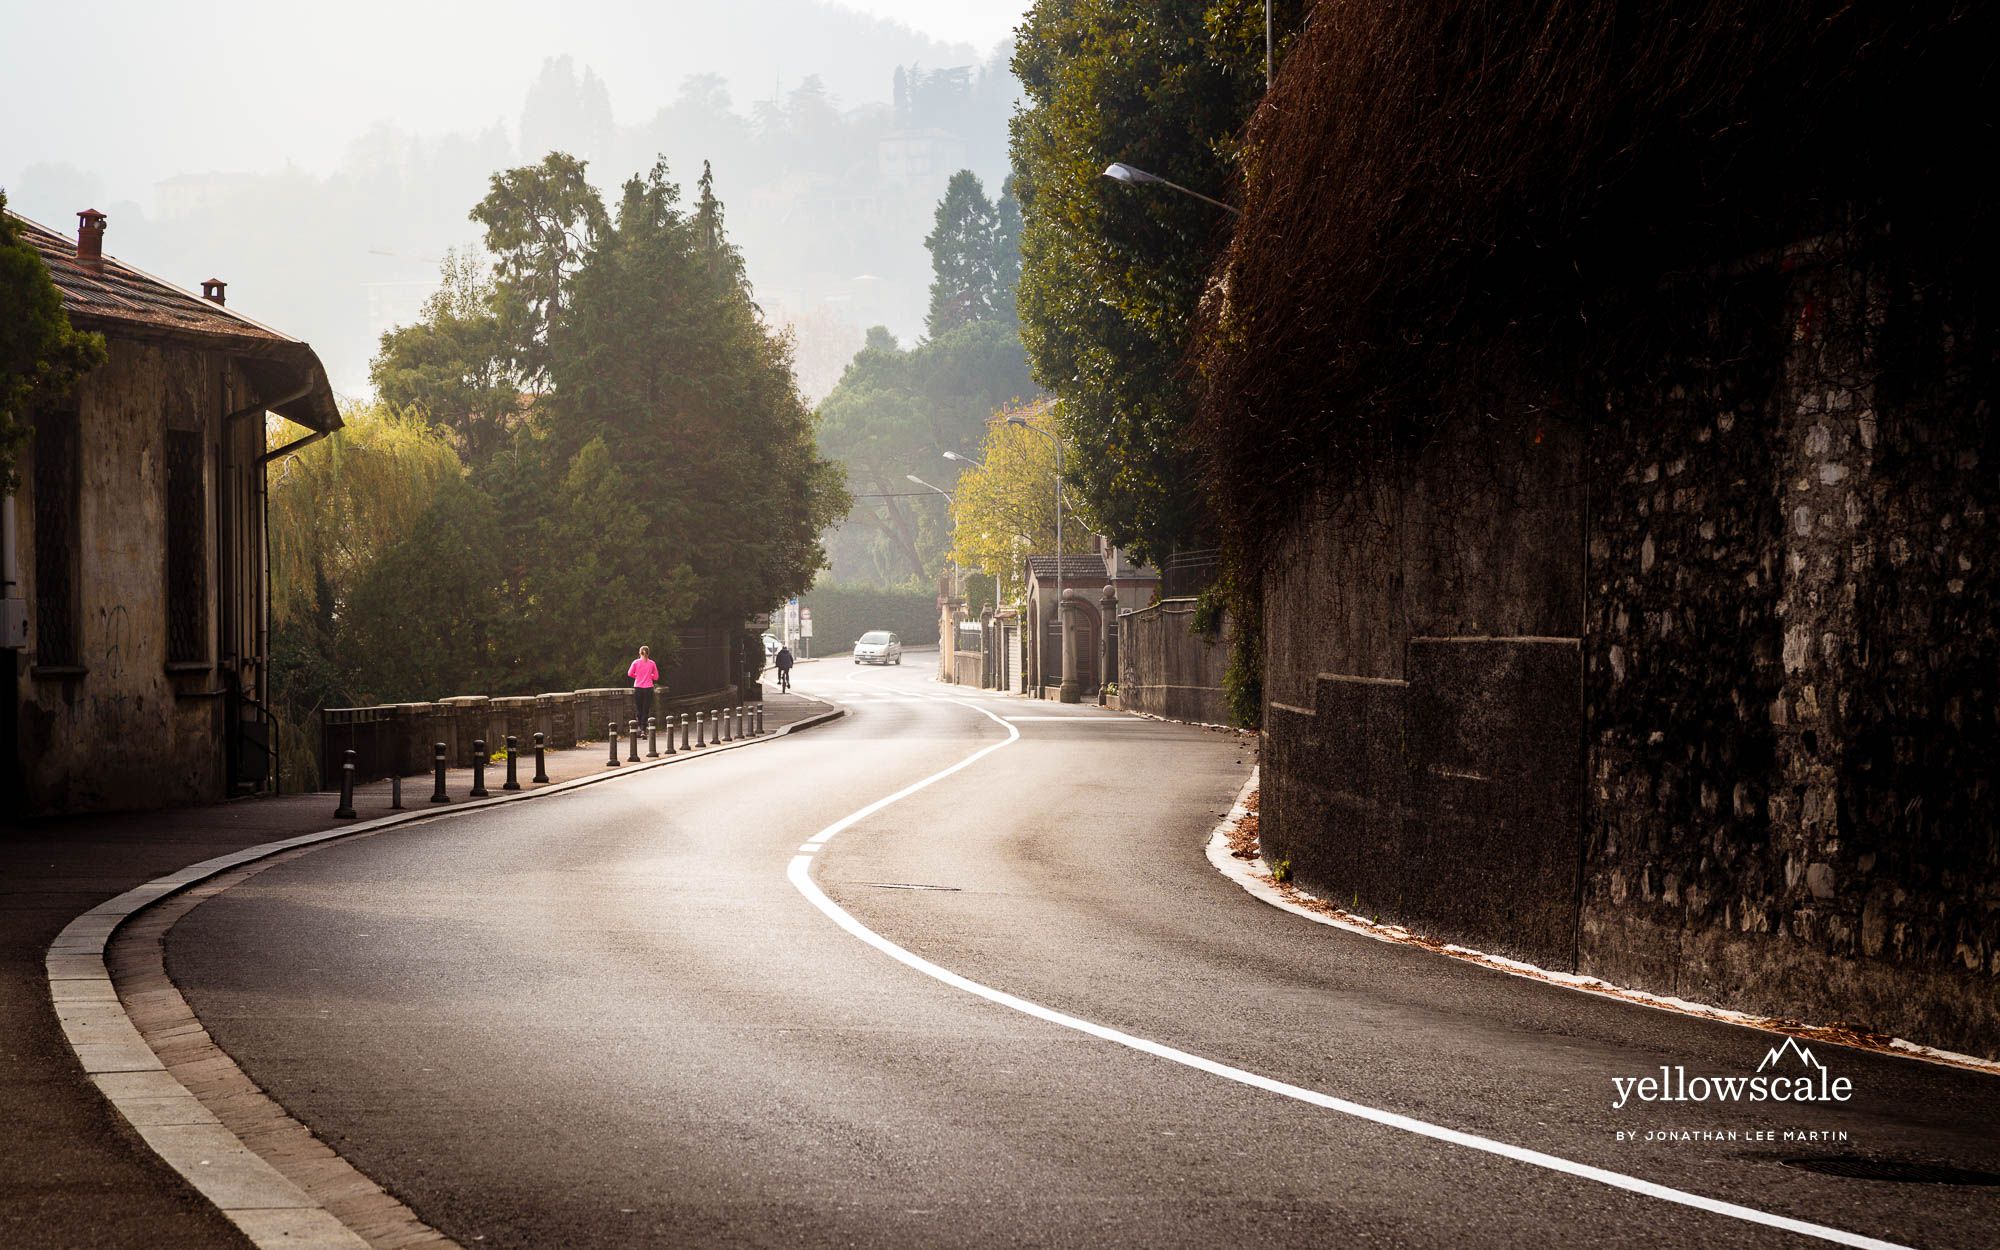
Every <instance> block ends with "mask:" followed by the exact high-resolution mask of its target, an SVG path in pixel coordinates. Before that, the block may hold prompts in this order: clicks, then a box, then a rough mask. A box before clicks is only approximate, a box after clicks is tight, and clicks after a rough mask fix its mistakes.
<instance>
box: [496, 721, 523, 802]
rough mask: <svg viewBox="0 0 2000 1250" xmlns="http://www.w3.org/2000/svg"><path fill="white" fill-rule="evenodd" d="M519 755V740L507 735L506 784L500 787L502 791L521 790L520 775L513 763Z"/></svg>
mask: <svg viewBox="0 0 2000 1250" xmlns="http://www.w3.org/2000/svg"><path fill="white" fill-rule="evenodd" d="M520 753H521V740H520V739H519V738H516V737H515V736H514V735H513V734H508V735H507V784H506V785H503V786H501V787H500V788H501V789H502V790H519V789H520V788H521V774H520V772H519V769H518V767H517V766H516V764H515V763H514V757H515V756H517V755H519V754H520Z"/></svg>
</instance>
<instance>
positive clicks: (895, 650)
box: [854, 629, 903, 664]
mask: <svg viewBox="0 0 2000 1250" xmlns="http://www.w3.org/2000/svg"><path fill="white" fill-rule="evenodd" d="M854 662H855V663H856V664H901V663H902V662H903V640H902V639H900V638H898V637H896V635H894V634H892V633H890V632H889V631H888V630H886V629H871V630H869V631H868V632H867V633H865V634H863V635H861V637H860V639H859V640H858V641H857V642H856V643H855V644H854Z"/></svg>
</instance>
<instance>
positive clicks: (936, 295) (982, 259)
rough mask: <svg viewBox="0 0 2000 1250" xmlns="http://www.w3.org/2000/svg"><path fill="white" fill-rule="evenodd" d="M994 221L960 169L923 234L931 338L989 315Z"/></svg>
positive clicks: (976, 186) (995, 293) (975, 179)
mask: <svg viewBox="0 0 2000 1250" xmlns="http://www.w3.org/2000/svg"><path fill="white" fill-rule="evenodd" d="M998 226H999V221H998V218H997V217H996V216H995V214H994V210H993V201H991V200H989V199H987V198H986V188H985V187H983V186H981V185H980V183H979V176H978V175H977V174H975V173H973V172H972V171H971V170H969V169H961V170H959V171H958V172H957V173H955V174H953V175H952V176H951V182H950V183H949V184H948V185H947V186H946V187H945V193H944V199H942V200H940V201H938V206H937V218H936V226H935V228H934V229H933V230H932V231H931V233H930V234H929V235H928V236H927V237H926V238H925V239H924V246H925V247H927V248H929V249H930V253H931V273H932V275H933V276H932V279H931V310H930V316H929V318H928V320H927V321H926V323H925V324H926V328H927V329H928V330H929V331H930V335H931V337H932V338H936V337H937V336H938V335H940V334H944V333H946V332H948V331H951V330H956V329H957V328H958V327H960V326H963V325H970V324H971V323H972V322H975V321H984V320H987V319H989V318H991V317H993V316H994V315H995V308H996V304H997V302H998V298H999V286H1000V272H999V266H998V262H997V257H996V255H995V238H994V236H995V232H996V230H997V229H998Z"/></svg>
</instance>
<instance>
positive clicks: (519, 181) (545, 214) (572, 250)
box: [472, 152, 609, 389]
mask: <svg viewBox="0 0 2000 1250" xmlns="http://www.w3.org/2000/svg"><path fill="white" fill-rule="evenodd" d="M585 167H586V162H584V161H580V160H578V159H577V158H575V157H574V156H570V155H568V154H567V153H564V152H551V153H549V154H548V155H547V156H545V157H543V158H542V162H541V164H539V165H527V166H523V167H521V168H519V169H509V170H506V171H504V172H502V173H497V174H495V175H493V181H492V186H491V189H490V190H488V191H487V193H486V198H485V199H483V200H481V201H480V202H479V204H478V206H477V207H475V208H474V209H473V210H472V219H473V220H474V221H476V222H478V223H479V224H480V225H482V226H484V227H486V249H487V251H489V252H491V253H492V254H493V258H494V264H493V274H494V284H493V285H494V290H493V306H494V310H495V312H496V313H497V315H498V317H499V321H500V328H501V333H502V335H503V336H504V340H505V342H506V343H507V345H508V346H509V348H510V349H511V350H512V352H513V353H514V360H513V364H514V368H515V369H516V371H517V372H518V373H519V374H520V376H521V378H522V379H523V381H525V382H526V383H527V384H528V385H529V387H530V388H531V389H541V387H542V386H543V385H544V384H545V383H546V382H547V381H548V375H549V363H550V360H549V351H550V349H549V339H550V336H551V333H552V331H553V328H554V327H555V326H556V325H557V324H558V323H559V322H560V321H561V320H562V315H563V307H564V303H565V300H566V299H567V296H568V294H569V289H570V283H571V279H573V278H574V277H575V275H576V273H577V271H578V270H579V269H580V268H581V267H582V266H583V263H584V259H585V257H587V256H589V255H590V252H591V249H592V248H593V247H594V246H595V245H596V242H597V239H598V236H599V235H601V234H603V233H604V231H605V230H606V229H607V228H608V225H609V221H608V219H607V217H606V216H605V212H604V202H603V200H601V199H599V198H598V195H597V189H596V188H595V187H592V186H591V185H590V182H589V181H588V180H587V179H586V178H585V177H584V170H585Z"/></svg>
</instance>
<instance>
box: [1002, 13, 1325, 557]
mask: <svg viewBox="0 0 2000 1250" xmlns="http://www.w3.org/2000/svg"><path fill="white" fill-rule="evenodd" d="M1303 8H1304V3H1303V0H1279V3H1278V4H1277V6H1276V11H1275V14H1274V18H1275V20H1276V22H1277V25H1278V29H1279V30H1280V31H1281V32H1283V31H1289V30H1293V29H1296V27H1297V24H1298V21H1299V19H1300V17H1301V14H1302V11H1303ZM1014 71H1015V73H1016V74H1017V75H1018V76H1019V78H1020V80H1021V84H1022V87H1023V88H1024V89H1025V91H1026V93H1027V97H1028V106H1027V107H1026V108H1025V109H1024V110H1022V111H1021V112H1020V113H1018V114H1017V115H1016V116H1015V119H1014V123H1013V155H1014V167H1015V169H1016V170H1018V171H1019V173H1018V176H1017V179H1016V187H1017V191H1018V194H1019V195H1020V198H1021V208H1022V213H1023V217H1024V222H1025V228H1024V230H1023V232H1022V237H1021V256H1022V272H1021V285H1020V315H1021V337H1022V340H1023V342H1024V343H1025V344H1026V346H1027V350H1028V358H1029V360H1030V361H1031V362H1032V363H1033V366H1034V371H1035V376H1036V378H1038V379H1039V380H1041V382H1042V383H1043V384H1044V385H1045V386H1047V387H1048V388H1049V389H1050V390H1051V391H1053V392H1055V393H1056V394H1057V395H1058V396H1060V397H1061V399H1062V404H1061V407H1060V414H1061V415H1060V419H1061V421H1062V423H1063V426H1064V429H1065V431H1066V432H1067V434H1068V436H1069V438H1070V441H1071V444H1072V445H1073V446H1074V447H1075V448H1076V458H1075V459H1074V460H1072V461H1070V462H1069V464H1068V465H1067V466H1066V467H1067V469H1068V471H1069V477H1070V480H1071V481H1072V482H1073V483H1074V484H1075V485H1076V486H1077V488H1078V490H1079V492H1080V494H1081V495H1082V496H1083V497H1084V498H1085V499H1086V500H1088V501H1089V503H1090V504H1091V506H1092V508H1093V510H1094V511H1095V512H1096V513H1097V515H1098V517H1099V519H1100V521H1101V523H1102V524H1103V525H1104V527H1105V531H1104V532H1105V533H1107V534H1108V535H1109V536H1110V538H1111V539H1112V541H1113V542H1116V543H1119V544H1120V545H1123V546H1128V547H1131V548H1132V549H1133V550H1134V551H1135V552H1137V553H1139V554H1141V555H1142V556H1154V557H1157V556H1161V555H1164V554H1165V553H1167V552H1168V551H1169V550H1171V549H1172V548H1173V547H1174V546H1175V545H1176V544H1178V543H1181V542H1183V541H1185V540H1187V539H1189V538H1190V537H1192V536H1194V535H1195V534H1197V533H1198V532H1199V531H1200V529H1201V528H1202V520H1201V517H1200V515H1199V510H1198V507H1197V504H1196V500H1197V499H1198V498H1199V490H1198V489H1197V483H1196V474H1195V465H1194V457H1193V452H1192V449H1191V448H1190V445H1189V442H1188V437H1187V435H1188V428H1189V422H1190V420H1191V417H1192V414H1193V411H1194V404H1193V402H1192V398H1191V378H1190V375H1189V374H1188V371H1187V370H1186V369H1185V367H1184V361H1185V360H1186V357H1187V348H1188V335H1189V327H1190V324H1191V321H1192V318H1193V315H1194V312H1195V308H1196V304H1197V302H1198V301H1199V300H1200V298H1201V294H1202V291H1203V288H1204V283H1205V281H1206V279H1207V275H1208V271H1209V268H1210V266H1211V264H1212V263H1213V261H1214V259H1215V257H1216V256H1217V254H1218V253H1219V252H1220V250H1221V247H1222V245H1223V244H1224V243H1225V242H1226V241H1227V238H1228V227H1229V224H1230V223H1229V221H1228V220H1227V218H1226V214H1223V213H1222V212H1221V211H1220V210H1218V209H1216V208H1214V207H1212V206H1210V205H1207V204H1204V203H1202V202H1200V201H1199V200H1195V199H1191V198H1189V197H1187V196H1183V195H1179V194H1176V193H1174V192H1172V191H1169V190H1167V189H1165V188H1161V187H1133V186H1125V185H1121V184H1119V183H1116V182H1112V181H1111V180H1109V179H1106V178H1105V177H1103V171H1104V168H1105V166H1106V165H1108V164H1109V163H1111V162H1113V161H1123V162H1127V163H1129V164H1132V165H1135V166H1137V167H1139V168H1141V169H1145V170H1148V171H1150V172H1152V173H1155V174H1158V175H1160V176H1162V177H1164V178H1168V179H1171V180H1172V181H1174V182H1177V183H1180V184H1181V185H1183V186H1187V187H1192V188H1194V189H1196V190H1198V191H1202V192H1204V193H1206V194H1210V195H1213V196H1215V197H1216V198H1218V199H1222V200H1227V199H1228V198H1229V197H1230V195H1231V194H1232V192H1233V190H1234V188H1235V187H1236V186H1237V184H1238V173H1237V168H1236V144H1237V135H1238V133H1239V132H1240V131H1241V129H1242V127H1243V125H1244V123H1245V122H1246V121H1247V119H1248V118H1249V116H1250V112H1251V110H1252V108H1253V107H1254V106H1255V105H1256V103H1257V101H1258V100H1259V99H1260V98H1261V96H1262V94H1263V90H1264V32H1263V6H1262V4H1261V3H1259V0H1160V3H1157V4H1135V3H1131V0H1038V2H1037V3H1036V5H1035V7H1034V9H1033V10H1032V11H1031V12H1030V13H1029V16H1028V20H1027V22H1026V24H1025V25H1024V26H1023V27H1022V28H1021V32H1020V38H1019V40H1018V42H1017V44H1016V47H1015V53H1014Z"/></svg>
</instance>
